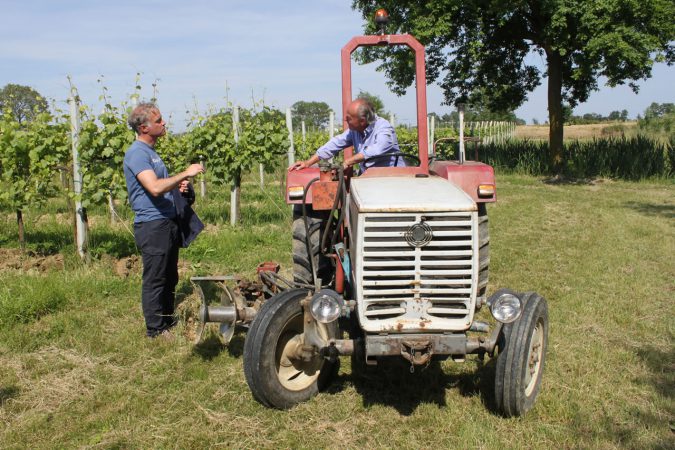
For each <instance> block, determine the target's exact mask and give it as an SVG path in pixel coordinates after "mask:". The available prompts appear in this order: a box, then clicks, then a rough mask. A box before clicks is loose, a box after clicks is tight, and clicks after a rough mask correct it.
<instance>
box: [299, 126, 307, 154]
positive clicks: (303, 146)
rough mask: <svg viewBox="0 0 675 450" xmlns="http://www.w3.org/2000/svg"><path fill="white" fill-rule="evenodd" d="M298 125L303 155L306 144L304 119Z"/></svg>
mask: <svg viewBox="0 0 675 450" xmlns="http://www.w3.org/2000/svg"><path fill="white" fill-rule="evenodd" d="M300 125H301V127H302V154H303V155H304V154H305V151H306V150H307V144H306V140H307V131H306V129H305V121H304V120H303V121H302V122H300Z"/></svg>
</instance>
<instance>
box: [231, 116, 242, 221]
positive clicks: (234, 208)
mask: <svg viewBox="0 0 675 450" xmlns="http://www.w3.org/2000/svg"><path fill="white" fill-rule="evenodd" d="M232 130H233V131H234V147H235V153H237V154H238V153H239V107H238V106H236V105H235V106H234V108H232ZM240 190H241V172H240V171H237V172H236V173H234V175H233V177H232V186H231V188H230V225H236V224H237V222H239V197H240V196H239V191H240Z"/></svg>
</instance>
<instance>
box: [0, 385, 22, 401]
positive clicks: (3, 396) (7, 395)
mask: <svg viewBox="0 0 675 450" xmlns="http://www.w3.org/2000/svg"><path fill="white" fill-rule="evenodd" d="M17 395H19V388H18V387H16V386H6V387H1V388H0V406H4V405H5V402H6V401H7V400H10V399H12V398H14V397H16V396H17Z"/></svg>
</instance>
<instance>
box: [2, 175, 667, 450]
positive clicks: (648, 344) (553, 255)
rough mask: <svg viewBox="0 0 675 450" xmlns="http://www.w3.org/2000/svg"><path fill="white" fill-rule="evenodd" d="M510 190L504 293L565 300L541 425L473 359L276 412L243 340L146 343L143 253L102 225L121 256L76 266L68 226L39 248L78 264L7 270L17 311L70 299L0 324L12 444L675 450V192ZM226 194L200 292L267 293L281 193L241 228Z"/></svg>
mask: <svg viewBox="0 0 675 450" xmlns="http://www.w3.org/2000/svg"><path fill="white" fill-rule="evenodd" d="M497 177H498V180H497V183H498V202H497V203H496V204H494V205H491V206H490V207H489V209H488V211H489V215H490V230H491V246H492V249H491V256H492V259H491V274H490V275H491V279H490V281H491V286H492V287H491V290H496V288H498V287H511V288H513V289H516V290H536V291H538V292H539V293H541V294H542V295H543V296H545V297H546V298H547V299H548V302H549V310H550V319H551V330H550V336H549V338H550V341H549V353H548V361H547V366H546V369H545V374H544V385H543V390H542V392H541V394H540V397H539V399H538V401H537V404H536V405H535V408H534V409H533V410H532V411H530V413H529V414H528V415H527V416H525V417H523V418H520V419H504V418H501V417H499V416H497V415H496V414H495V413H494V412H493V399H492V393H491V391H492V385H491V383H492V380H491V371H492V366H491V364H487V365H482V364H481V363H480V362H479V361H477V360H476V359H474V358H469V359H467V362H466V363H463V364H462V363H459V364H457V363H452V362H443V363H442V364H439V365H432V366H430V367H429V368H428V369H427V370H424V371H418V372H416V373H415V374H412V375H411V374H410V373H408V371H407V368H405V367H402V368H400V367H399V368H396V367H394V368H388V369H387V370H383V371H379V372H378V373H377V374H376V375H375V376H374V377H372V378H367V379H365V378H356V377H352V375H351V368H350V366H349V360H348V358H345V359H343V360H342V368H341V370H340V374H339V376H338V379H337V380H336V383H335V384H334V385H333V386H332V387H331V388H330V389H329V391H328V392H327V393H324V394H321V395H319V396H318V397H316V398H315V399H313V400H312V401H310V402H308V403H306V404H302V405H299V406H298V407H296V408H294V409H293V410H291V411H286V412H284V411H273V410H268V409H265V408H264V407H262V406H261V405H259V404H258V403H256V402H255V401H254V400H253V398H252V397H251V395H250V392H249V391H248V388H247V385H246V382H245V380H244V375H243V370H242V348H243V340H244V338H245V334H244V333H243V332H239V333H238V334H237V335H235V338H234V339H233V341H232V343H231V345H230V346H229V347H223V346H221V345H220V344H219V343H218V341H217V340H215V339H213V338H211V339H209V340H207V341H206V342H205V343H204V344H202V345H199V346H193V345H192V344H191V343H190V342H188V341H187V340H186V339H182V338H181V339H179V340H178V341H177V342H174V343H166V342H161V341H147V340H146V339H144V338H143V333H144V325H143V319H142V315H141V312H140V305H139V303H140V302H139V296H140V274H139V272H138V270H136V271H132V272H131V274H130V275H129V277H127V278H122V277H120V276H118V275H116V274H115V271H114V266H115V264H116V261H117V258H124V257H126V256H129V255H131V254H133V253H134V252H135V249H134V247H133V239H132V238H131V236H129V234H128V232H127V231H126V230H125V229H124V227H122V226H120V225H119V224H118V225H114V226H113V225H109V224H108V223H107V222H108V220H107V219H106V217H105V215H104V212H105V211H104V210H101V211H93V212H91V215H92V217H95V218H96V220H94V223H95V224H96V225H95V226H94V227H93V230H92V231H93V232H92V247H93V249H94V250H97V249H98V250H100V251H99V254H103V253H109V254H110V255H112V256H106V255H103V256H99V257H98V258H97V259H95V260H94V262H93V263H92V264H91V265H90V266H84V265H81V264H80V263H79V262H78V261H77V258H76V257H75V256H74V255H73V248H72V244H71V241H72V238H71V234H70V233H71V231H70V229H69V228H68V226H67V224H66V225H63V224H61V223H60V222H52V221H50V220H49V219H48V217H47V216H48V215H49V214H45V215H43V216H42V218H38V216H37V215H35V214H34V213H33V214H32V213H31V212H29V213H28V214H27V238H28V240H29V248H32V249H33V250H38V249H39V248H46V249H48V252H49V253H54V252H61V253H64V261H65V263H64V264H65V269H63V270H47V271H44V272H41V271H39V270H36V269H30V267H29V268H28V269H25V268H24V269H15V268H13V266H12V267H10V266H9V265H7V264H6V265H1V264H0V270H1V272H0V274H1V275H0V303H1V304H2V305H6V304H10V303H16V304H17V305H29V304H31V303H35V304H40V302H44V301H45V299H49V298H51V297H50V295H51V293H54V295H55V296H56V297H59V298H60V300H58V301H57V302H55V304H54V307H50V308H46V309H45V308H43V309H40V312H39V313H36V314H33V315H26V316H25V318H24V319H22V320H15V321H10V322H6V321H3V322H2V323H1V324H0V447H2V448H27V447H30V448H54V447H57V448H73V447H84V448H127V447H132V448H204V447H226V448H296V447H300V448H322V447H330V448H334V447H343V448H344V447H346V448H357V447H364V448H378V447H405V448H408V447H421V448H448V447H459V448H640V449H643V448H673V446H675V438H674V434H673V431H672V430H673V428H674V427H675V403H674V398H673V393H674V392H675V389H674V387H675V376H674V374H675V351H674V350H673V349H674V348H675V347H674V346H673V335H674V333H675V322H674V320H673V317H675V303H674V302H673V297H674V292H675V284H674V283H673V280H675V266H674V264H673V256H672V255H673V254H675V228H674V227H673V218H675V200H674V199H675V195H673V194H674V191H675V190H674V188H673V185H672V183H668V182H640V183H631V182H623V181H608V180H604V181H603V180H598V181H595V182H592V183H569V184H560V183H559V184H547V183H546V182H544V181H542V180H541V179H538V178H534V177H528V176H523V175H501V174H500V173H499V172H498V174H497ZM211 192H213V193H214V194H217V195H214V198H212V199H207V200H206V201H203V202H201V204H200V203H198V206H197V208H198V212H199V213H200V214H202V216H203V217H205V218H206V220H205V221H206V222H207V224H208V227H207V230H206V231H205V232H204V234H203V235H202V236H200V237H199V239H198V240H197V241H196V243H195V245H194V246H193V247H191V248H190V249H188V250H187V251H185V252H183V253H182V256H183V260H184V261H185V262H184V263H182V264H181V273H182V280H181V283H180V285H179V291H180V292H181V293H182V295H186V294H189V284H188V282H187V281H186V280H187V277H189V276H190V275H191V274H197V273H199V274H206V273H211V274H216V273H221V274H228V273H237V272H238V273H242V274H245V275H248V276H250V277H252V276H253V273H254V269H255V266H256V264H257V263H258V262H260V261H263V260H267V259H274V260H277V261H278V262H280V263H281V264H282V268H285V269H286V270H288V268H289V264H290V258H289V248H290V234H289V230H288V224H289V217H288V216H289V209H288V208H287V207H286V205H284V204H283V202H282V201H280V200H278V199H277V197H278V184H276V183H274V184H272V183H270V185H269V186H268V189H267V190H266V192H267V193H263V192H262V191H261V190H260V189H259V188H258V187H257V186H256V184H255V181H254V180H248V181H247V182H246V183H245V184H244V187H243V194H242V195H243V203H242V204H243V206H242V217H243V222H242V225H240V226H238V227H234V228H232V227H230V226H229V218H228V217H227V214H228V211H229V205H228V203H227V201H226V200H225V199H227V198H229V196H227V195H226V194H225V193H224V192H223V191H220V192H219V191H218V190H217V189H214V190H212V191H211ZM198 201H199V200H198ZM0 223H2V226H1V227H0V245H1V246H2V247H3V249H4V250H5V251H6V252H10V251H13V250H14V249H13V248H12V247H15V246H16V244H15V243H14V239H15V237H14V235H15V223H14V222H13V216H12V214H11V211H7V212H5V213H4V214H3V215H2V219H1V220H0ZM103 250H105V252H104V251H103ZM7 254H10V253H7ZM5 259H6V260H9V257H6V258H5ZM24 267H25V266H24ZM57 294H58V295H57ZM56 297H54V298H56ZM48 303H49V302H48ZM49 304H51V303H49ZM17 308H19V310H20V311H29V309H27V307H25V308H24V307H21V306H19V307H17ZM3 314H4V313H3ZM481 314H482V315H485V314H486V313H485V312H481ZM2 317H5V316H2ZM397 369H398V370H397Z"/></svg>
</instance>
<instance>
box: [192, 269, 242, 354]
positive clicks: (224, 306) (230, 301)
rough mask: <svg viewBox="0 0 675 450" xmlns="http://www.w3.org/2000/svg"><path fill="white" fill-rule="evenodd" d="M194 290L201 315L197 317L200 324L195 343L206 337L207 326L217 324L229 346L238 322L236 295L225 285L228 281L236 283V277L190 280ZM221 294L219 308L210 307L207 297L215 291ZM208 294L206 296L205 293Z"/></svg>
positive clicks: (196, 278)
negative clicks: (211, 323) (212, 323)
mask: <svg viewBox="0 0 675 450" xmlns="http://www.w3.org/2000/svg"><path fill="white" fill-rule="evenodd" d="M190 281H191V282H192V285H193V286H194V290H195V292H196V293H197V296H198V297H199V300H200V306H199V313H198V315H197V317H198V321H199V323H198V324H197V330H196V332H195V340H194V343H195V344H198V343H199V342H200V341H201V340H202V336H203V335H204V329H205V328H206V324H207V323H210V322H216V323H219V324H220V334H221V335H222V337H223V340H224V341H225V344H228V343H229V342H230V340H231V339H232V336H233V335H234V327H235V324H236V322H237V308H236V303H235V300H234V298H235V294H234V292H233V291H232V290H231V288H230V287H229V286H228V285H227V284H226V283H225V282H226V281H230V282H236V281H237V280H236V279H235V277H233V276H230V275H227V276H212V277H192V278H190ZM214 288H215V289H216V290H217V291H218V293H219V299H218V300H219V302H220V305H218V306H210V305H209V303H210V302H209V300H207V295H208V296H209V297H210V296H211V294H212V291H213V289H214ZM205 290H206V292H207V293H208V294H206V295H205V292H204V291H205Z"/></svg>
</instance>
